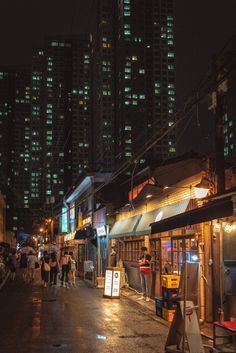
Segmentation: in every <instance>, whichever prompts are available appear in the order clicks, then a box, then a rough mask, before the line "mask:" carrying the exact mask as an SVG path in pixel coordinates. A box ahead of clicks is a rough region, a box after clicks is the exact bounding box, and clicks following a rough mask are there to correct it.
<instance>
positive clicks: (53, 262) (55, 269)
mask: <svg viewBox="0 0 236 353" xmlns="http://www.w3.org/2000/svg"><path fill="white" fill-rule="evenodd" d="M49 265H50V284H51V286H53V285H54V286H56V285H57V274H58V273H59V271H60V266H59V263H58V260H57V255H56V253H52V254H51V257H50V260H49Z"/></svg>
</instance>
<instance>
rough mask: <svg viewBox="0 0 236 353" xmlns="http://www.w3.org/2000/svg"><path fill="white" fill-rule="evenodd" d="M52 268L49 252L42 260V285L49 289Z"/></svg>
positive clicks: (45, 253) (44, 253)
mask: <svg viewBox="0 0 236 353" xmlns="http://www.w3.org/2000/svg"><path fill="white" fill-rule="evenodd" d="M49 273H50V266H49V255H48V253H47V251H44V252H43V257H42V258H41V280H42V282H41V285H42V286H43V287H47V284H48V280H49Z"/></svg>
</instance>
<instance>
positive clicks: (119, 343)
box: [0, 278, 168, 353]
mask: <svg viewBox="0 0 236 353" xmlns="http://www.w3.org/2000/svg"><path fill="white" fill-rule="evenodd" d="M0 317H1V319H0V320H1V324H0V341H1V345H0V352H1V353H46V352H47V353H92V352H101V353H120V352H122V353H129V352H134V351H135V352H136V353H151V352H155V353H162V352H164V348H163V347H164V343H165V339H166V336H167V333H168V328H167V327H165V326H164V325H162V324H160V323H158V322H157V321H155V320H154V319H153V317H152V315H150V311H148V310H145V306H141V305H139V304H138V303H136V302H134V301H131V300H130V299H129V298H127V297H124V296H122V297H121V299H105V298H103V291H102V290H101V289H97V288H93V287H91V286H88V285H87V284H86V283H85V282H84V281H81V280H80V281H79V282H78V283H77V287H76V288H70V289H67V288H63V287H60V286H59V285H58V286H57V287H50V288H42V287H41V286H40V283H39V282H38V281H37V282H36V283H35V284H33V285H31V284H23V283H22V282H21V281H20V279H19V278H17V280H16V281H15V282H13V283H11V282H7V283H6V285H5V286H4V287H3V288H2V289H1V290H0Z"/></svg>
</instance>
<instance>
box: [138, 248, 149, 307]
mask: <svg viewBox="0 0 236 353" xmlns="http://www.w3.org/2000/svg"><path fill="white" fill-rule="evenodd" d="M141 250H142V255H141V257H140V258H139V269H140V280H141V285H142V293H143V294H142V296H141V297H140V298H139V299H145V300H146V301H147V302H148V301H149V300H150V295H151V293H150V292H151V289H150V276H151V255H150V254H149V253H148V250H147V248H146V246H143V247H142V248H141Z"/></svg>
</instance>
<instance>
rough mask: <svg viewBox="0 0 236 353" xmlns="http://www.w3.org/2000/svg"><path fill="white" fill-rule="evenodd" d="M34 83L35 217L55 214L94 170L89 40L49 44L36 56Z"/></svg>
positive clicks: (52, 40) (51, 40)
mask: <svg viewBox="0 0 236 353" xmlns="http://www.w3.org/2000/svg"><path fill="white" fill-rule="evenodd" d="M31 82H32V95H31V114H32V115H31V117H32V124H31V127H32V128H31V160H32V162H31V171H30V176H31V185H30V204H31V208H32V209H35V210H36V211H37V210H39V209H40V208H41V210H42V211H43V208H42V205H45V204H46V205H49V207H48V206H45V211H46V212H51V211H50V210H47V208H51V204H52V203H56V202H58V201H59V200H60V199H61V198H62V197H63V195H64V194H65V192H66V191H67V189H68V188H69V187H70V186H71V185H72V183H73V181H75V180H76V178H77V176H78V175H79V174H81V173H82V172H84V171H86V170H87V169H90V168H91V118H90V114H91V112H90V111H91V103H90V89H91V87H90V51H89V42H88V40H86V39H80V38H78V37H76V36H75V37H69V38H68V37H64V36H55V37H47V38H45V41H44V46H43V48H41V49H35V50H34V53H33V60H32V81H31ZM42 213H43V212H42ZM39 217H40V215H39ZM36 218H38V217H36Z"/></svg>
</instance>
